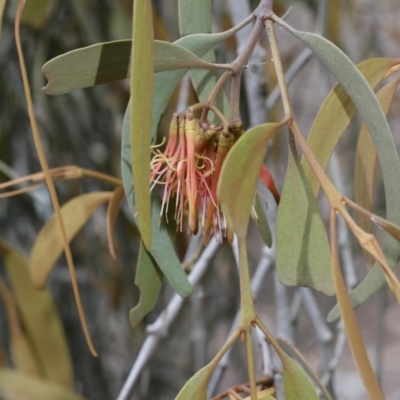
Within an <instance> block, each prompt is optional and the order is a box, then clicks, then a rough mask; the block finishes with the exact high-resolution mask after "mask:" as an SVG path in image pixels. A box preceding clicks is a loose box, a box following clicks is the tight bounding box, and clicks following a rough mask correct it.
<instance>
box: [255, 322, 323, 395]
mask: <svg viewBox="0 0 400 400" xmlns="http://www.w3.org/2000/svg"><path fill="white" fill-rule="evenodd" d="M256 324H257V326H258V327H259V328H260V329H261V330H262V332H263V333H264V335H265V336H266V338H267V339H268V341H269V342H270V343H271V345H272V347H273V348H274V350H275V351H276V353H277V354H278V356H279V358H280V360H281V362H282V365H283V386H284V394H285V400H319V397H318V395H317V393H316V391H315V389H314V386H313V385H312V383H311V381H310V379H309V378H308V376H307V374H306V373H305V372H304V371H303V369H302V368H301V367H300V365H299V364H298V363H297V362H296V361H295V360H293V359H292V358H291V357H289V356H288V355H287V354H286V353H285V352H284V351H283V350H282V348H281V347H280V346H279V344H278V342H277V341H276V339H275V338H274V336H273V335H272V334H271V332H270V331H269V330H268V329H267V327H266V326H265V325H264V324H263V322H262V321H261V320H260V318H258V317H257V319H256Z"/></svg>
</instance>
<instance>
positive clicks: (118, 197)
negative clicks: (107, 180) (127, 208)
mask: <svg viewBox="0 0 400 400" xmlns="http://www.w3.org/2000/svg"><path fill="white" fill-rule="evenodd" d="M124 197H125V191H124V188H123V186H118V187H117V188H116V189H115V190H114V192H113V194H112V197H111V199H110V202H109V204H108V210H107V238H108V249H109V251H110V254H111V257H112V258H113V259H114V261H116V260H117V254H116V253H115V247H114V230H115V224H116V222H117V216H118V212H119V208H120V206H121V203H122V200H123V199H124Z"/></svg>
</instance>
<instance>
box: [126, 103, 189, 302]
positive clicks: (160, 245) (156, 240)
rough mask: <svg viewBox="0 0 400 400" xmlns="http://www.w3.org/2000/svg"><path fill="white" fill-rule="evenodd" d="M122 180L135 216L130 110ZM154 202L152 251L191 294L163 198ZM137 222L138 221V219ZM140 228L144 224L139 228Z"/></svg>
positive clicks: (180, 288)
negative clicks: (167, 222)
mask: <svg viewBox="0 0 400 400" xmlns="http://www.w3.org/2000/svg"><path fill="white" fill-rule="evenodd" d="M121 150H122V179H123V183H124V188H125V193H126V198H127V201H128V205H129V208H130V210H131V212H132V215H133V216H135V215H136V212H137V209H136V203H135V197H134V192H135V191H134V183H133V178H132V170H131V145H130V118H129V109H128V110H127V113H126V114H125V118H124V124H123V127H122V148H121ZM151 204H152V239H151V242H152V247H151V249H150V254H151V256H152V257H153V259H154V260H155V262H156V263H157V265H158V267H159V268H160V269H161V271H162V272H163V273H164V275H165V276H166V278H167V279H168V281H169V283H170V284H171V285H172V287H173V288H174V289H175V290H176V292H177V293H179V294H180V295H181V296H182V297H187V296H189V295H190V294H191V293H192V291H193V288H192V285H191V284H190V283H189V281H188V279H187V277H186V274H185V273H184V271H183V269H182V266H181V264H180V262H179V259H178V257H177V255H176V253H175V249H174V246H173V245H172V242H171V240H170V238H169V235H168V231H167V228H166V226H165V223H164V222H161V224H159V222H160V211H161V207H160V201H159V199H158V197H157V196H156V195H153V196H152V197H151ZM134 218H135V222H136V223H137V219H136V217H134ZM139 228H140V227H139Z"/></svg>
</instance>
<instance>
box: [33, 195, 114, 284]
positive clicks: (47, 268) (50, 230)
mask: <svg viewBox="0 0 400 400" xmlns="http://www.w3.org/2000/svg"><path fill="white" fill-rule="evenodd" d="M111 196H112V192H93V193H87V194H84V195H81V196H78V197H75V198H74V199H72V200H70V201H69V202H68V203H66V204H65V205H64V206H63V207H61V214H62V217H63V220H64V223H65V232H66V235H67V239H68V241H69V242H70V241H71V240H72V239H73V238H74V237H75V235H76V234H77V233H78V232H79V231H80V229H81V228H82V227H83V226H84V225H85V224H86V222H87V221H88V219H89V218H90V217H91V216H92V214H93V213H94V212H95V211H96V210H97V209H98V208H99V207H101V206H102V205H103V204H104V203H106V202H107V201H109V200H110V198H111ZM63 249H64V247H63V241H62V238H61V234H60V229H59V227H58V224H57V219H56V217H55V216H54V215H53V216H52V217H51V218H50V219H49V220H48V221H47V222H46V225H45V226H44V227H43V228H42V229H41V231H40V232H39V234H38V236H37V238H36V241H35V244H34V246H33V249H32V252H31V257H30V259H29V272H30V275H31V279H32V282H33V284H34V285H35V286H36V287H37V288H40V289H43V288H44V287H45V286H46V282H47V279H48V277H49V275H50V272H51V270H52V269H53V267H54V265H55V263H56V262H57V260H58V258H59V257H60V256H61V254H62V252H63Z"/></svg>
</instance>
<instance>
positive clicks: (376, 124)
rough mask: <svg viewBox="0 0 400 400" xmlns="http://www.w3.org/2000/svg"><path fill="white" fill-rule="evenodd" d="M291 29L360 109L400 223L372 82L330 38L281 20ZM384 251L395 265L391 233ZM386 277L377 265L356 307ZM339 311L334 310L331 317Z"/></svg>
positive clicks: (398, 168)
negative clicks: (298, 28)
mask: <svg viewBox="0 0 400 400" xmlns="http://www.w3.org/2000/svg"><path fill="white" fill-rule="evenodd" d="M279 23H280V24H281V25H283V26H284V27H285V28H286V29H287V30H288V31H289V32H290V33H292V34H293V35H294V36H295V37H297V38H298V39H299V40H301V41H302V42H303V43H304V44H305V45H306V46H308V47H310V49H311V50H312V51H313V53H314V54H315V55H316V56H317V57H318V58H319V59H320V60H321V61H322V62H323V63H324V64H325V65H326V66H327V67H328V69H329V70H330V71H331V72H332V73H333V74H334V75H335V77H336V78H337V80H338V81H339V83H340V84H341V85H342V86H343V88H344V89H345V90H346V92H347V93H348V95H349V96H350V98H351V99H352V101H353V103H354V104H355V105H356V107H357V109H358V111H359V112H360V114H361V116H362V118H363V120H364V122H365V125H366V126H367V128H368V131H369V133H370V135H371V137H372V139H373V141H374V144H375V148H376V151H377V154H378V158H379V163H380V166H381V170H382V176H383V181H384V185H385V194H386V212H387V219H388V220H389V221H391V222H393V223H395V224H396V225H400V202H399V201H398V199H399V198H400V181H399V179H398V177H399V176H400V160H399V156H398V154H397V150H396V146H395V143H394V141H393V137H392V134H391V132H390V128H389V125H388V122H387V121H386V118H385V115H384V113H383V111H382V108H381V106H380V104H379V102H378V100H377V98H376V96H375V94H374V92H373V91H372V89H371V87H370V86H369V85H368V82H367V81H366V80H365V78H364V77H363V76H362V74H361V73H360V72H359V71H358V70H357V68H356V67H355V66H354V64H353V63H352V62H351V61H350V59H349V58H348V57H347V56H346V55H345V54H344V53H343V52H342V51H341V50H339V49H338V48H337V47H336V46H334V45H333V44H332V43H331V42H329V41H328V40H326V39H324V38H322V37H321V36H318V35H315V34H313V33H306V32H300V31H297V30H295V29H293V28H292V27H290V26H289V25H287V24H286V23H285V22H283V21H280V22H279ZM383 251H384V253H385V255H386V258H387V260H388V262H389V265H390V266H391V268H395V266H396V265H397V263H398V261H399V258H400V246H399V245H398V243H397V241H396V240H394V239H393V238H392V237H390V236H387V237H386V238H385V241H384V246H383ZM384 281H385V278H384V275H383V272H382V271H381V268H380V266H379V265H378V264H377V263H375V265H374V267H373V268H372V269H371V271H370V272H369V273H368V275H367V276H366V277H365V278H364V280H363V281H362V282H361V283H360V284H359V285H358V287H357V288H356V289H354V290H353V291H352V293H351V295H350V297H351V301H352V304H353V306H354V307H356V306H358V305H360V304H362V303H363V302H365V301H366V300H367V299H368V298H370V297H371V296H372V295H373V294H374V293H376V291H377V290H378V289H379V288H380V287H381V286H382V284H383V283H384ZM335 315H336V317H337V315H338V314H337V310H336V311H335V314H330V316H329V318H333V317H334V316H335Z"/></svg>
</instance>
